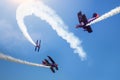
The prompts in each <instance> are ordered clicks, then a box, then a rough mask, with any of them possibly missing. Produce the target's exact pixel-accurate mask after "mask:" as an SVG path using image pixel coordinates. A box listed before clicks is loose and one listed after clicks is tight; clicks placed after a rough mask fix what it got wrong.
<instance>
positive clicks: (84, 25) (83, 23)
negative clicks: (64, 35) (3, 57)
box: [76, 11, 99, 33]
mask: <svg viewBox="0 0 120 80" xmlns="http://www.w3.org/2000/svg"><path fill="white" fill-rule="evenodd" d="M77 15H78V20H79V23H80V24H78V25H77V26H76V28H83V29H84V31H87V32H88V33H91V32H93V31H92V28H91V26H90V25H88V26H87V24H88V23H90V22H91V21H93V20H95V19H97V18H98V17H99V14H97V13H93V16H92V18H90V19H87V17H86V15H85V14H82V12H81V11H80V12H78V14H77Z"/></svg>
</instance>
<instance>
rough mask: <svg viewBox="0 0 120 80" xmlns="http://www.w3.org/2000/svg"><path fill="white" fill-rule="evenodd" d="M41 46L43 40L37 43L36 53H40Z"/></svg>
mask: <svg viewBox="0 0 120 80" xmlns="http://www.w3.org/2000/svg"><path fill="white" fill-rule="evenodd" d="M40 46H41V40H40V41H38V40H37V41H36V46H35V51H38V52H39V50H40Z"/></svg>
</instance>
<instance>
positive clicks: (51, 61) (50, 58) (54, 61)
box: [48, 56, 55, 64]
mask: <svg viewBox="0 0 120 80" xmlns="http://www.w3.org/2000/svg"><path fill="white" fill-rule="evenodd" d="M48 58H49V59H50V61H51V62H52V63H53V64H54V63H55V61H54V60H53V59H52V58H51V57H50V56H48Z"/></svg>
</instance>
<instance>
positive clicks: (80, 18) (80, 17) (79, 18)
mask: <svg viewBox="0 0 120 80" xmlns="http://www.w3.org/2000/svg"><path fill="white" fill-rule="evenodd" d="M77 15H78V20H79V23H81V20H82V12H81V11H80V12H78V14H77Z"/></svg>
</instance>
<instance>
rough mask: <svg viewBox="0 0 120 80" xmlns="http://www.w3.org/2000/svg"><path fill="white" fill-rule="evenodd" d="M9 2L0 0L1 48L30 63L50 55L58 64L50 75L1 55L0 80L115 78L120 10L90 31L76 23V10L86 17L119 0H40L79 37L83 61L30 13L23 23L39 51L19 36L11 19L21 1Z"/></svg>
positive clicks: (117, 79)
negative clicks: (84, 56) (39, 46)
mask: <svg viewBox="0 0 120 80" xmlns="http://www.w3.org/2000/svg"><path fill="white" fill-rule="evenodd" d="M14 1H15V0H1V1H0V52H2V53H4V54H7V55H10V56H13V57H15V58H18V59H21V60H26V61H30V62H35V63H41V61H42V60H43V59H44V58H47V55H49V56H51V57H52V58H53V59H54V60H55V61H56V63H58V65H59V71H57V72H56V73H55V74H53V73H52V72H51V71H50V70H49V69H46V68H39V67H33V66H28V65H23V64H17V63H13V62H8V61H4V60H0V80H120V76H119V75H120V54H119V53H120V42H119V41H120V37H119V34H120V27H119V25H120V14H118V15H115V16H112V17H110V18H108V19H105V20H103V21H101V22H98V23H96V24H93V25H92V26H91V27H92V29H93V33H91V34H89V33H87V32H84V31H83V30H82V29H76V28H75V26H76V24H78V18H77V12H79V11H80V10H81V11H82V12H83V13H85V14H86V16H87V17H88V18H90V17H91V16H92V14H93V13H94V12H97V13H98V14H100V15H102V14H104V13H106V12H108V11H110V10H112V9H113V8H116V7H117V6H120V1H119V0H113V1H109V0H105V1H101V0H96V1H95V0H94V1H93V0H43V2H44V3H45V4H46V5H48V6H49V7H50V8H52V9H53V10H55V11H56V13H57V15H59V16H60V17H61V19H62V20H63V21H64V23H65V24H66V25H67V26H68V29H69V31H70V32H72V33H74V35H75V36H77V37H78V38H79V39H80V40H82V44H81V45H82V47H83V49H84V51H85V52H86V54H87V60H85V61H81V58H80V57H79V56H78V54H75V53H74V52H73V49H71V48H70V46H69V44H68V43H66V41H65V40H63V39H62V38H61V37H59V36H58V35H57V33H56V32H55V31H54V30H53V29H52V28H51V27H50V25H48V24H47V23H46V22H45V21H42V20H41V19H39V18H37V17H35V16H34V15H33V16H29V17H26V18H25V22H24V23H25V24H26V26H27V28H28V32H29V34H30V35H31V37H32V39H33V40H34V41H36V40H37V39H41V41H42V43H41V49H40V52H39V53H38V52H34V46H33V45H32V44H31V43H30V42H28V40H27V39H26V38H25V37H24V36H23V34H22V33H21V31H20V29H19V27H18V24H17V21H16V9H17V7H18V6H19V5H20V2H23V0H21V1H20V0H18V1H20V2H19V3H17V2H14ZM73 43H74V42H73Z"/></svg>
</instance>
